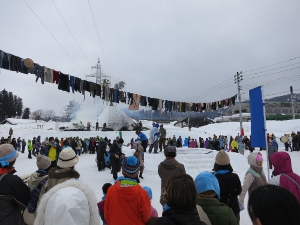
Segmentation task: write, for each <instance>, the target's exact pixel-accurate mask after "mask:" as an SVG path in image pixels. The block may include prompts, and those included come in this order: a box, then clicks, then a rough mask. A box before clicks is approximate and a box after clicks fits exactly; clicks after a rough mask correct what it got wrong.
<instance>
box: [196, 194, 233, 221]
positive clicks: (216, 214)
mask: <svg viewBox="0 0 300 225" xmlns="http://www.w3.org/2000/svg"><path fill="white" fill-rule="evenodd" d="M198 205H200V206H201V207H202V209H203V211H204V212H205V213H206V214H207V216H208V218H209V220H210V222H211V224H212V225H237V224H238V221H237V219H236V217H235V215H234V213H233V211H232V209H231V208H229V207H228V206H227V205H225V204H223V203H221V202H219V200H218V199H216V198H203V197H200V199H199V201H198Z"/></svg>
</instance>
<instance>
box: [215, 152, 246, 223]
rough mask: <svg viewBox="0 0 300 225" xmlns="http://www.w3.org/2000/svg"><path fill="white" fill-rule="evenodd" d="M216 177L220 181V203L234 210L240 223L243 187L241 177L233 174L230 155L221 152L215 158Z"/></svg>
mask: <svg viewBox="0 0 300 225" xmlns="http://www.w3.org/2000/svg"><path fill="white" fill-rule="evenodd" d="M213 171H214V175H215V176H216V178H217V179H218V181H219V186H220V202H222V203H224V204H226V205H228V206H229V207H230V208H232V210H233V213H234V215H235V217H236V218H237V220H238V222H239V221H240V207H239V202H238V196H239V195H240V194H241V192H242V186H241V181H240V178H239V176H238V175H237V174H236V173H233V169H232V167H231V164H230V159H229V156H228V154H227V153H226V152H225V151H224V150H220V151H219V152H218V153H217V155H216V158H215V164H214V168H213Z"/></svg>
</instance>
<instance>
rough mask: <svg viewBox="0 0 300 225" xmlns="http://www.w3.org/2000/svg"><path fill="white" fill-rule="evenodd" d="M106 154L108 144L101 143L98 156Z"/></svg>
mask: <svg viewBox="0 0 300 225" xmlns="http://www.w3.org/2000/svg"><path fill="white" fill-rule="evenodd" d="M105 153H106V142H105V141H101V142H100V143H99V145H98V147H97V155H101V156H104V154H105Z"/></svg>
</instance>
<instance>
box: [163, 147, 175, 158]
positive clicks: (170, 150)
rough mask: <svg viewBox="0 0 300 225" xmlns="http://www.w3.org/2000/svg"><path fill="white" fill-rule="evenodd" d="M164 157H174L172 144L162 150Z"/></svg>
mask: <svg viewBox="0 0 300 225" xmlns="http://www.w3.org/2000/svg"><path fill="white" fill-rule="evenodd" d="M164 154H165V156H166V157H176V148H175V147H174V146H168V147H166V148H165V150H164Z"/></svg>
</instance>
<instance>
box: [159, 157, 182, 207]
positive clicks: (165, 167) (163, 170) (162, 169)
mask: <svg viewBox="0 0 300 225" xmlns="http://www.w3.org/2000/svg"><path fill="white" fill-rule="evenodd" d="M174 174H186V172H185V168H184V165H183V164H181V163H179V162H178V161H177V160H176V159H175V158H168V159H165V160H164V161H162V162H161V163H160V164H159V165H158V175H159V177H160V179H161V185H160V187H161V192H162V190H163V188H166V181H167V179H168V178H169V177H170V176H172V175H174ZM160 204H162V205H164V204H165V202H164V200H163V196H162V195H161V196H160Z"/></svg>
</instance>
